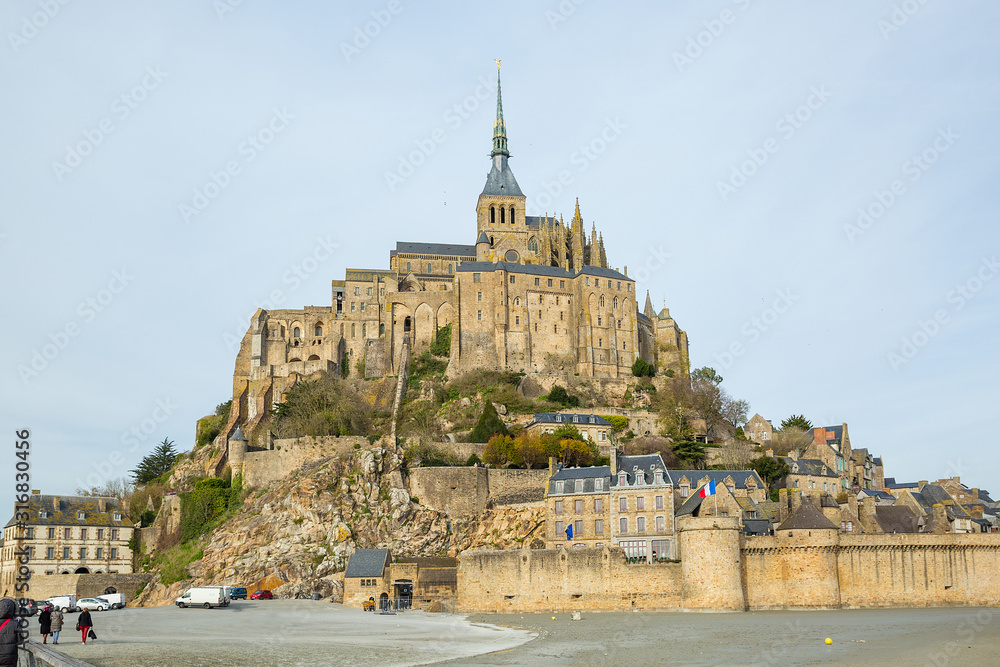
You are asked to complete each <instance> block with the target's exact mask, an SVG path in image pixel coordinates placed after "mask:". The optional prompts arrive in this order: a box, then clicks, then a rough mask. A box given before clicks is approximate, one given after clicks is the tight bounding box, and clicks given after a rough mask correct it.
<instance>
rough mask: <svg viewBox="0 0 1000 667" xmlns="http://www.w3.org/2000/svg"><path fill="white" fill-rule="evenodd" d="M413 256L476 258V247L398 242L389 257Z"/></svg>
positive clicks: (454, 244)
mask: <svg viewBox="0 0 1000 667" xmlns="http://www.w3.org/2000/svg"><path fill="white" fill-rule="evenodd" d="M401 252H402V253H408V254H411V255H458V256H460V257H475V256H476V246H474V245H462V244H457V243H411V242H409V241H396V249H395V250H390V251H389V256H390V257H392V256H393V255H396V254H399V253H401Z"/></svg>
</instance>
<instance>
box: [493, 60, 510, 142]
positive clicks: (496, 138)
mask: <svg viewBox="0 0 1000 667" xmlns="http://www.w3.org/2000/svg"><path fill="white" fill-rule="evenodd" d="M497 155H503V156H504V157H510V152H508V151H507V124H506V123H505V122H504V120H503V100H502V99H501V97H500V66H499V65H497V119H496V121H494V123H493V151H492V152H491V153H490V157H496V156H497Z"/></svg>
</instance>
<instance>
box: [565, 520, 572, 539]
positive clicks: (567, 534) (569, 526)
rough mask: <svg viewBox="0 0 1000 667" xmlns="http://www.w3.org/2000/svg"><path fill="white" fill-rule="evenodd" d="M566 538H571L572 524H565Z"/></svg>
mask: <svg viewBox="0 0 1000 667" xmlns="http://www.w3.org/2000/svg"><path fill="white" fill-rule="evenodd" d="M566 539H567V540H572V539H573V524H569V525H568V526H566Z"/></svg>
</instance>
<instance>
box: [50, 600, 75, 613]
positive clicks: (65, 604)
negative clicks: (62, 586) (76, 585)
mask: <svg viewBox="0 0 1000 667" xmlns="http://www.w3.org/2000/svg"><path fill="white" fill-rule="evenodd" d="M47 602H48V603H49V604H51V605H52V606H53V607H55V608H56V609H58V610H59V611H61V612H62V613H64V614H68V613H69V612H71V611H80V608H79V607H77V606H76V596H75V595H57V596H55V597H51V598H49V599H48V600H47Z"/></svg>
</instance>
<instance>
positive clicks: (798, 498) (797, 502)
mask: <svg viewBox="0 0 1000 667" xmlns="http://www.w3.org/2000/svg"><path fill="white" fill-rule="evenodd" d="M790 495H791V497H792V506H791V508H790V509H791V512H790V513H791V514H794V513H795V510H797V509H798V508H799V507H801V506H802V493H801V492H800V491H799V490H798V489H792V493H791V494H790Z"/></svg>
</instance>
